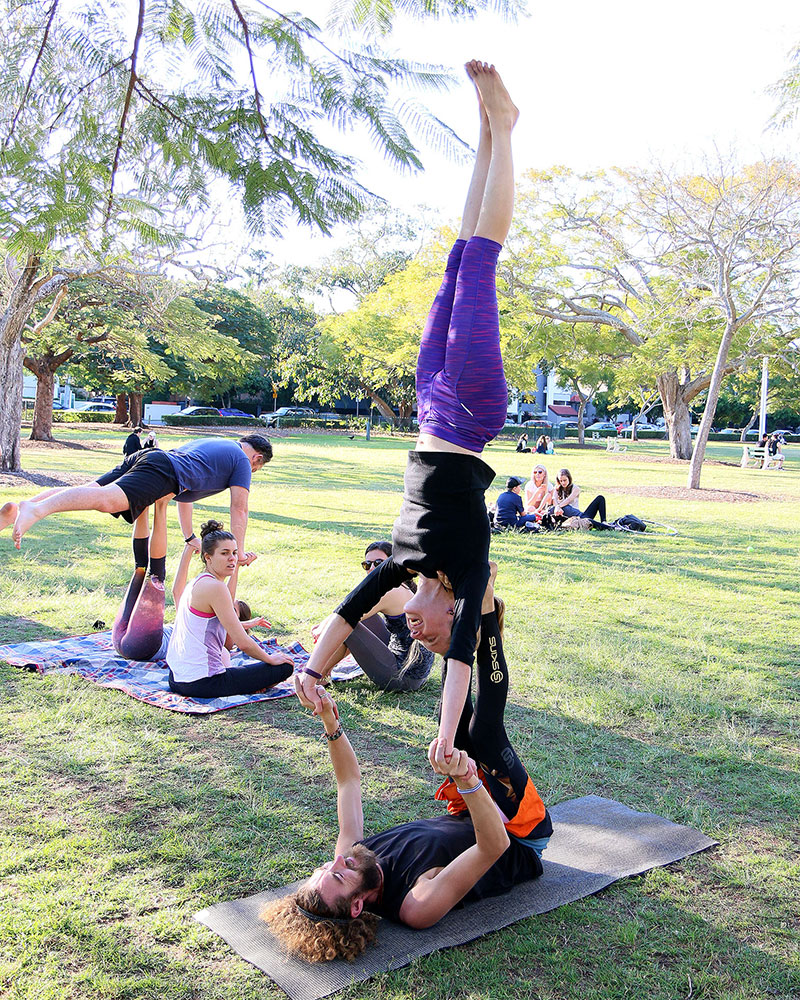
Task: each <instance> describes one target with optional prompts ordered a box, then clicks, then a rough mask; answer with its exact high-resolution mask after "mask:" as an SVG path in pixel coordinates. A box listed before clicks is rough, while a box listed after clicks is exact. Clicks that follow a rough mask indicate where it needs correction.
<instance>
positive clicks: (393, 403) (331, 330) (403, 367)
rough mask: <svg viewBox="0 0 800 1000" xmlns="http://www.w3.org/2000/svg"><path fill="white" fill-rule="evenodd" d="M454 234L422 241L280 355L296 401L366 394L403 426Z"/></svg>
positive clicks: (413, 396)
mask: <svg viewBox="0 0 800 1000" xmlns="http://www.w3.org/2000/svg"><path fill="white" fill-rule="evenodd" d="M452 235H453V234H451V233H450V234H444V235H443V236H442V237H440V238H439V239H437V240H436V241H435V242H434V243H431V244H429V245H427V246H425V247H424V248H423V249H422V250H421V252H420V253H418V254H417V255H416V256H415V257H414V258H413V260H411V261H410V262H409V263H408V264H407V265H406V266H405V267H402V268H401V269H399V270H395V271H393V272H391V273H389V274H388V277H385V278H384V280H383V283H382V284H379V285H377V283H376V285H377V287H375V290H374V291H369V292H367V293H363V292H362V294H361V299H360V301H359V303H358V304H357V305H356V306H355V307H354V308H352V309H349V310H347V311H346V312H342V313H338V314H330V315H327V316H325V317H322V318H320V319H319V321H318V323H317V329H316V332H315V335H314V337H313V338H311V339H310V340H308V341H306V342H305V343H302V344H299V345H296V346H297V347H298V348H299V349H298V350H296V352H295V353H294V355H290V354H287V355H285V356H284V371H285V373H286V374H287V375H291V377H292V378H293V380H294V382H295V383H296V384H297V386H298V390H297V392H298V397H299V398H301V399H302V398H310V397H311V396H317V397H318V398H319V399H320V400H321V401H322V402H333V401H335V400H336V399H338V398H339V397H341V396H342V395H344V394H348V393H349V394H353V395H357V396H368V397H369V398H370V399H371V400H372V402H373V404H374V405H375V407H376V409H377V410H378V412H379V413H381V415H382V416H384V417H386V419H388V420H391V421H392V422H393V423H401V424H408V422H409V420H410V419H411V414H412V412H413V409H414V405H415V402H416V389H415V373H416V362H417V353H418V351H419V342H420V338H421V336H422V330H423V327H424V325H425V320H426V318H427V315H428V311H429V309H430V305H431V302H432V301H433V298H434V295H435V294H436V291H437V289H438V287H439V285H440V283H441V262H442V258H443V257H444V256H446V254H447V250H446V249H445V242H446V240H447V238H448V236H452ZM378 267H379V268H382V267H383V262H382V261H380V260H379V261H378ZM364 287H367V288H369V287H371V284H370V282H368V281H367V282H365V286H364ZM395 407H396V408H397V413H395Z"/></svg>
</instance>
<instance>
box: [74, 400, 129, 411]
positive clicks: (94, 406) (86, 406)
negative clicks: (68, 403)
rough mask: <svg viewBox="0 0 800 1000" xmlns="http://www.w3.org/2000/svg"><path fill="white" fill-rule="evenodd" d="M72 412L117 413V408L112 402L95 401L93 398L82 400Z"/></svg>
mask: <svg viewBox="0 0 800 1000" xmlns="http://www.w3.org/2000/svg"><path fill="white" fill-rule="evenodd" d="M68 412H70V413H116V412H117V408H116V406H115V405H113V404H112V403H94V402H92V401H91V400H86V399H84V400H82V401H81V402H79V403H76V404H75V405H74V406H73V407H72V409H71V410H70V411H68Z"/></svg>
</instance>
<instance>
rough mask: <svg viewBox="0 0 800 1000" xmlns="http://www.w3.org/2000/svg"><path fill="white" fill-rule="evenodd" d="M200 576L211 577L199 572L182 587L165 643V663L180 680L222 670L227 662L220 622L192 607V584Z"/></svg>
mask: <svg viewBox="0 0 800 1000" xmlns="http://www.w3.org/2000/svg"><path fill="white" fill-rule="evenodd" d="M204 576H205V577H210V578H211V579H212V580H213V579H215V578H214V577H213V576H212V575H211V573H201V574H200V575H199V576H196V577H195V578H194V580H192V582H191V583H190V584H189V586H188V587H187V588H186V590H184V592H183V596H182V597H181V599H180V603H179V604H178V613H177V615H176V616H175V625H174V627H173V629H172V636H171V638H170V640H169V646H167V665H168V666H169V668H170V670H171V671H172V676H173V677H174V678H175V680H176V681H180V682H182V683H184V684H185V683H188V682H189V681H198V680H200V679H201V678H203V677H213V676H214V674H222V673H224V672H225V671H226V670H227V669H228V668H229V667H230V665H231V656H230V653H229V652H228V650H227V649H226V648H225V629H224V628H223V627H222V622H220V620H219V618H217V616H216V615H215V614H213V613H211V612H208V611H196V610H195V609H194V608H193V607H192V593H193V591H194V585H195V584H196V583H197V581H198V580H202V579H203V577H204Z"/></svg>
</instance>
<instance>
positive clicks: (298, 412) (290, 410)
mask: <svg viewBox="0 0 800 1000" xmlns="http://www.w3.org/2000/svg"><path fill="white" fill-rule="evenodd" d="M316 415H317V414H316V413H315V412H314V410H312V409H311V407H310V406H281V407H280V408H279V409H277V410H275V412H274V413H270V414H269V415H267V414H262V416H266V418H267V427H274V426H275V424H276V423H277V421H278V420H280V418H281V417H316Z"/></svg>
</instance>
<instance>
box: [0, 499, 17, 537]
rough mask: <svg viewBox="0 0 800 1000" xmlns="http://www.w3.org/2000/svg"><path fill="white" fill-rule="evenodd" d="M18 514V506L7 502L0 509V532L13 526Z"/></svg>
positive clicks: (10, 501)
mask: <svg viewBox="0 0 800 1000" xmlns="http://www.w3.org/2000/svg"><path fill="white" fill-rule="evenodd" d="M17 514H19V504H18V503H15V502H14V501H13V500H9V501H8V502H7V503H4V504H3V506H2V507H0V531H2V530H3V528H7V527H8V526H9V524H13V523H14V521H15V520H16V519H17Z"/></svg>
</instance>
